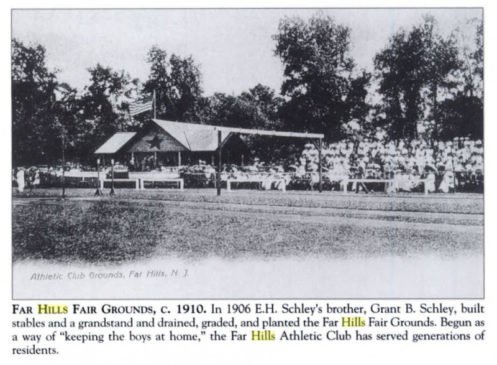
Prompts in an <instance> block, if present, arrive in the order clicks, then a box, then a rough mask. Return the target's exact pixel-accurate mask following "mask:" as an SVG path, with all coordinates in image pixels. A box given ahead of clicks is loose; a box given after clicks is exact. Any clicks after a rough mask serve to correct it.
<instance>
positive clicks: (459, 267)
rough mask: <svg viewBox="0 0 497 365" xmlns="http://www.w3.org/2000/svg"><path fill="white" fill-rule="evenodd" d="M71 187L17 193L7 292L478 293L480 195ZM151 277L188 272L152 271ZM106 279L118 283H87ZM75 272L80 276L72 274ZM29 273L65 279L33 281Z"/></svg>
mask: <svg viewBox="0 0 497 365" xmlns="http://www.w3.org/2000/svg"><path fill="white" fill-rule="evenodd" d="M67 193H68V194H67V195H68V197H67V198H66V199H64V200H62V199H60V198H59V196H60V190H50V189H48V190H37V191H33V192H32V193H31V194H27V193H24V194H22V195H18V194H14V197H13V232H12V233H13V260H14V265H13V270H14V271H13V278H14V283H13V289H14V292H13V295H14V297H15V298H18V299H31V298H45V299H56V298H61V299H71V298H72V299H81V298H93V299H106V298H108V299H119V298H121V299H123V298H128V299H132V298H146V299H154V298H159V299H164V298H392V297H394V298H433V297H437V298H476V297H481V296H482V295H483V221H484V219H483V218H484V216H483V196H482V195H471V194H465V195H463V194H456V195H454V194H449V195H441V194H434V195H429V196H424V195H422V194H403V195H402V194H400V195H395V196H387V195H383V194H369V195H365V194H349V195H346V196H345V195H342V194H340V193H331V192H324V193H322V194H319V193H317V192H287V193H281V192H269V191H252V190H237V191H233V192H232V193H230V194H228V193H226V192H223V195H222V196H221V197H218V196H216V193H215V191H214V190H212V189H210V190H190V189H188V190H185V191H184V192H178V191H174V190H161V191H159V190H150V191H134V190H117V195H116V196H114V197H109V196H108V195H105V196H103V197H97V198H95V197H93V191H92V190H74V189H71V190H68V191H67ZM150 270H152V271H154V270H155V271H161V272H162V271H164V272H168V273H169V272H171V271H174V272H176V271H178V272H180V271H181V272H182V271H184V270H188V276H187V277H184V278H179V277H168V278H167V279H164V278H156V277H148V276H147V275H148V274H147V273H148V272H149V271H150ZM109 271H111V272H116V271H117V272H120V273H121V276H122V279H105V278H104V279H99V280H98V281H95V280H90V279H88V278H89V277H90V274H91V273H95V272H97V273H101V274H103V275H104V276H105V275H106V274H107V273H108V272H109ZM75 272H76V273H83V274H85V277H86V279H85V280H68V278H67V275H68V273H75ZM133 272H142V273H143V276H144V277H145V276H146V279H135V278H133V275H131V274H130V273H133ZM34 273H48V274H50V273H55V274H62V275H63V276H64V278H65V279H64V280H58V281H56V282H54V281H50V280H45V281H39V280H35V281H33V280H32V279H31V277H32V275H33V274H34Z"/></svg>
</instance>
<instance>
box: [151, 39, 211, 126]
mask: <svg viewBox="0 0 497 365" xmlns="http://www.w3.org/2000/svg"><path fill="white" fill-rule="evenodd" d="M147 62H148V63H149V64H150V74H149V77H148V80H147V82H146V83H145V86H144V90H143V91H144V93H147V94H149V95H151V94H152V93H153V92H154V91H155V93H156V101H157V106H156V107H157V117H158V118H165V119H172V120H179V121H199V119H200V118H199V115H200V112H201V111H200V108H201V103H202V101H201V99H202V92H203V91H202V87H201V73H200V69H199V67H198V66H197V65H196V64H195V62H194V60H193V58H192V57H191V56H190V57H186V58H181V57H179V56H177V55H175V54H173V55H171V57H169V58H168V56H167V52H166V51H164V50H162V49H160V48H159V47H157V46H154V47H152V48H151V49H150V51H149V52H148V57H147Z"/></svg>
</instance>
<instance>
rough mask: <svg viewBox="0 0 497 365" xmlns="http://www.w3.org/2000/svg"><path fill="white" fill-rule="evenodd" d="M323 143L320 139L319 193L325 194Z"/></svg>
mask: <svg viewBox="0 0 497 365" xmlns="http://www.w3.org/2000/svg"><path fill="white" fill-rule="evenodd" d="M322 145H323V141H322V139H321V138H319V144H318V156H319V192H320V193H322V192H323V164H322V156H323V151H322V149H323V146H322Z"/></svg>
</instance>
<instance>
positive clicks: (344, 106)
mask: <svg viewBox="0 0 497 365" xmlns="http://www.w3.org/2000/svg"><path fill="white" fill-rule="evenodd" d="M274 39H275V41H276V49H275V54H276V55H278V56H279V57H280V58H281V60H282V62H283V64H284V77H285V79H284V81H283V84H282V87H281V93H282V95H283V96H285V97H286V102H285V103H284V105H283V106H282V110H281V117H282V119H283V120H284V121H285V124H286V125H287V126H288V128H290V129H292V130H304V131H309V132H324V133H325V135H326V138H327V139H328V140H338V139H340V138H341V137H342V136H343V130H342V128H341V127H342V125H343V124H344V123H346V122H347V121H348V120H347V119H348V117H349V115H350V112H351V108H352V103H353V100H352V99H353V98H351V99H349V98H348V96H349V94H351V93H352V94H354V93H357V92H358V90H355V91H354V92H351V88H352V84H351V83H352V80H353V74H352V72H353V69H354V61H353V59H352V58H351V57H350V55H349V48H350V29H349V28H348V27H346V26H343V25H340V24H337V23H335V21H334V20H333V19H332V18H331V17H329V16H324V15H322V14H317V15H315V16H313V17H312V18H311V19H310V20H309V21H308V22H304V21H303V20H302V19H300V18H284V19H283V20H281V21H280V24H279V33H278V34H277V35H276V36H274ZM360 85H361V83H360V82H358V83H356V84H355V85H354V87H356V88H357V87H358V86H360ZM356 112H357V109H356Z"/></svg>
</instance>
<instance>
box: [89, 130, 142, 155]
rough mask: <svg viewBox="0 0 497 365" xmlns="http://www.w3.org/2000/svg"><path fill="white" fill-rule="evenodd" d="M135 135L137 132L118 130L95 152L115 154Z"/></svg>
mask: <svg viewBox="0 0 497 365" xmlns="http://www.w3.org/2000/svg"><path fill="white" fill-rule="evenodd" d="M135 135H136V132H117V133H115V134H114V135H113V136H112V137H110V138H109V139H108V140H107V141H106V142H105V143H104V144H103V145H101V146H100V147H99V148H98V149H97V150H96V151H95V154H114V153H116V152H119V150H120V149H121V148H123V146H124V145H125V144H126V143H128V142H129V141H130V140H131V138H133V137H134V136H135Z"/></svg>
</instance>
